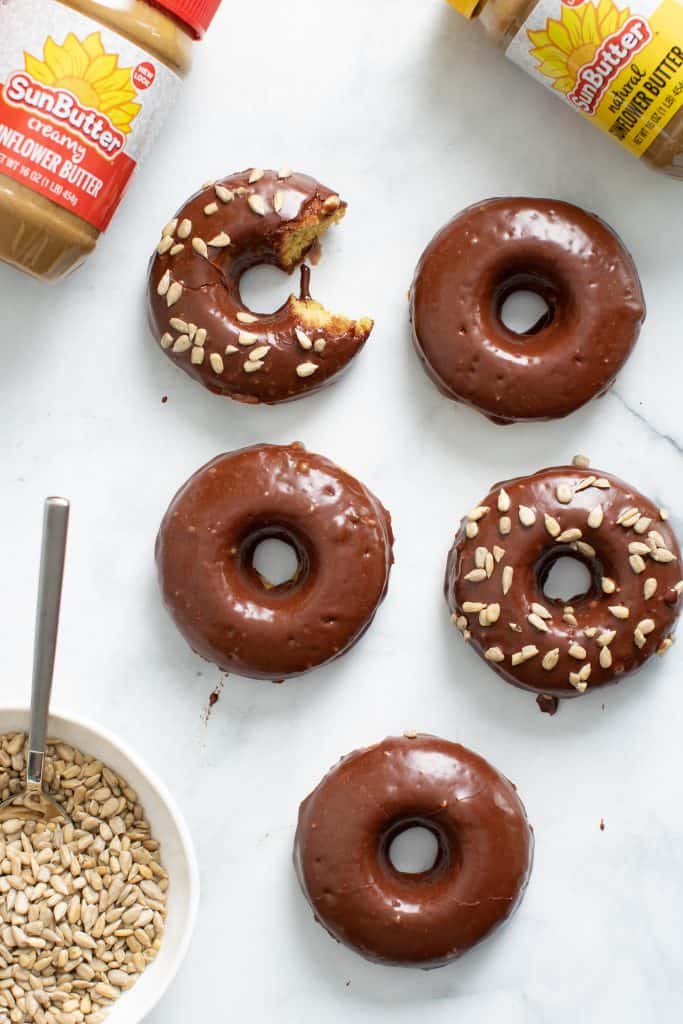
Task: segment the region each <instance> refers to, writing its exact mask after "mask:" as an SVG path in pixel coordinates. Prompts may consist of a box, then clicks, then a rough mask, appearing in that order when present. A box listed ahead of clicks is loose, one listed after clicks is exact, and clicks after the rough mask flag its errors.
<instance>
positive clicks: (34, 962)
mask: <svg viewBox="0 0 683 1024" xmlns="http://www.w3.org/2000/svg"><path fill="white" fill-rule="evenodd" d="M27 727H28V711H27V710H25V709H18V708H13V709H0V801H4V800H7V799H9V798H10V797H12V796H14V795H16V794H19V793H21V791H22V789H23V788H24V785H25V771H26V741H27V737H26V729H27ZM50 736H51V738H50V740H49V741H48V747H47V750H46V758H45V770H44V788H45V789H46V790H47V791H48V792H49V793H51V794H52V795H54V796H55V798H56V799H57V801H58V802H59V803H60V805H61V806H62V808H63V809H64V811H65V812H66V814H67V815H68V817H69V818H70V821H67V820H66V819H62V818H59V817H57V818H53V819H51V820H50V821H45V822H37V821H34V820H30V819H29V820H26V819H25V818H24V817H22V815H21V814H20V813H19V812H18V813H17V816H16V817H13V816H12V817H9V818H6V819H5V820H3V821H2V822H1V823H0V1024H102V1022H104V1021H106V1022H107V1024H138V1022H139V1021H141V1020H142V1019H143V1018H144V1017H145V1016H146V1015H147V1014H148V1013H149V1012H150V1011H151V1010H152V1008H153V1007H154V1006H155V1005H156V1004H157V1003H158V1001H159V1000H160V999H161V997H162V995H163V994H164V992H165V991H166V989H167V988H168V986H169V984H170V983H171V981H172V979H173V977H174V976H175V974H176V971H177V970H178V967H179V966H180V963H181V961H182V959H183V957H184V956H185V953H186V952H187V948H188V945H189V942H190V938H191V935H192V931H193V928H194V923H195V920H196V915H197V908H198V903H199V873H198V869H197V861H196V857H195V853H194V848H193V845H192V840H191V837H190V833H189V831H188V828H187V826H186V824H185V822H184V820H183V818H182V815H181V813H180V811H179V810H178V808H177V807H176V805H175V802H174V800H173V798H172V797H171V795H170V793H169V792H168V791H167V790H166V788H165V787H164V785H163V784H162V783H161V782H160V781H159V780H158V779H157V778H156V777H155V775H154V773H153V772H151V771H150V769H149V768H147V767H146V766H145V765H144V764H143V763H142V762H141V761H140V759H139V758H138V757H137V755H135V754H134V753H133V752H132V751H130V750H129V749H127V748H126V746H125V744H123V743H122V742H121V741H120V740H119V739H118V738H117V737H115V736H113V735H111V734H110V733H108V732H107V731H106V730H105V729H102V728H100V727H99V726H97V725H94V724H92V723H90V722H87V721H84V720H82V719H79V718H76V717H73V716H62V715H50Z"/></svg>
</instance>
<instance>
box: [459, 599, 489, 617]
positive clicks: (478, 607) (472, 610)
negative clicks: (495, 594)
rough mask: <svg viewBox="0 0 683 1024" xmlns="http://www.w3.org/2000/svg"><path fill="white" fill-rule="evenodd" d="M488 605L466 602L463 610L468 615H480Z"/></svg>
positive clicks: (479, 602) (478, 602)
mask: <svg viewBox="0 0 683 1024" xmlns="http://www.w3.org/2000/svg"><path fill="white" fill-rule="evenodd" d="M484 608H486V605H485V604H483V603H482V602H481V601H465V602H464V604H463V606H462V610H463V611H464V612H465V614H466V615H478V614H479V612H483V611H484Z"/></svg>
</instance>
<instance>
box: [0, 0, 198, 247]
mask: <svg viewBox="0 0 683 1024" xmlns="http://www.w3.org/2000/svg"><path fill="white" fill-rule="evenodd" d="M0 17H1V18H2V32H1V33H0V175H2V174H4V175H6V176H7V177H9V178H13V179H14V180H15V181H18V182H20V183H21V184H22V185H25V186H26V187H27V188H30V189H32V190H33V191H34V192H38V193H39V194H40V195H42V196H45V197H46V198H47V199H50V200H51V201H52V202H53V203H57V204H58V205H59V206H63V207H64V208H65V209H67V210H71V212H72V213H74V214H75V215H76V216H77V217H80V218H81V219H82V220H85V221H87V222H88V223H89V224H92V226H93V227H95V228H97V229H98V230H99V231H104V229H105V228H106V227H107V224H108V223H109V221H110V220H111V218H112V215H113V213H114V211H115V209H116V207H117V206H118V204H119V202H120V201H121V199H122V197H123V193H124V191H125V188H126V185H127V184H128V181H129V180H130V177H131V175H132V173H133V171H134V170H135V167H136V165H137V164H138V163H139V162H140V160H141V159H142V158H143V156H144V155H145V153H146V151H147V148H148V147H149V146H150V144H151V143H152V142H153V141H154V138H155V137H156V134H157V132H158V131H159V128H160V126H161V122H162V121H163V118H164V116H165V114H166V112H167V110H168V109H169V107H170V106H171V105H172V104H173V102H174V100H175V98H176V96H177V93H178V89H179V86H180V84H181V81H180V78H179V77H178V75H176V74H175V73H174V72H173V71H171V70H170V69H169V68H168V67H166V65H165V64H162V63H161V62H160V61H158V60H156V58H154V57H151V56H150V55H149V54H148V53H147V52H146V51H144V50H141V49H140V48H139V47H137V46H135V44H134V43H131V42H129V41H128V40H127V39H124V38H123V37H122V36H120V35H118V34H117V33H116V32H113V31H111V30H110V29H107V28H104V27H103V26H102V25H100V24H99V23H98V22H96V21H93V20H92V19H90V18H87V17H85V16H84V15H82V14H80V13H78V12H77V11H74V10H71V9H70V8H68V7H64V6H62V4H59V3H55V2H54V0H31V2H30V3H27V2H26V0H0Z"/></svg>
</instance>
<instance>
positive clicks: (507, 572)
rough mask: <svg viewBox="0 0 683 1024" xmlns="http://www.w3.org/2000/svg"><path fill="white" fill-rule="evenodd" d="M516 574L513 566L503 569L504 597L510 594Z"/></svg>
mask: <svg viewBox="0 0 683 1024" xmlns="http://www.w3.org/2000/svg"><path fill="white" fill-rule="evenodd" d="M514 574H515V570H514V569H513V567H512V566H511V565H506V566H505V567H504V568H503V573H502V584H503V595H504V596H505V595H507V594H508V593H509V591H510V587H511V586H512V580H513V577H514Z"/></svg>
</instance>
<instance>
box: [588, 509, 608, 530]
mask: <svg viewBox="0 0 683 1024" xmlns="http://www.w3.org/2000/svg"><path fill="white" fill-rule="evenodd" d="M604 518H605V511H604V509H603V507H602V505H596V506H595V508H592V509H591V510H590V512H589V513H588V520H587V521H588V525H589V526H590V528H591V530H597V529H598V528H599V527H600V526H602V522H603V519H604Z"/></svg>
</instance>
